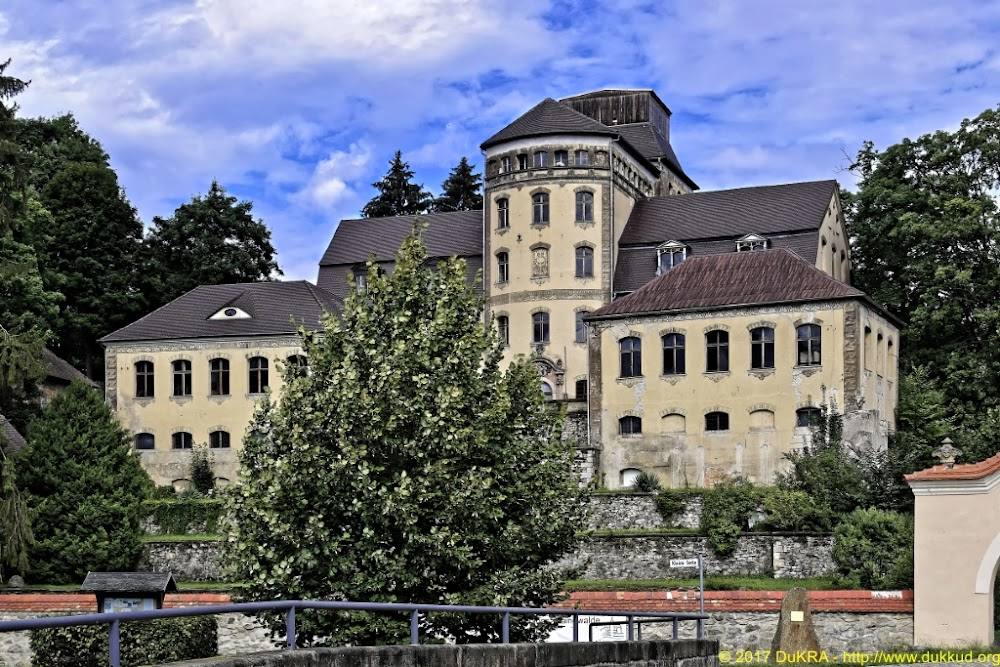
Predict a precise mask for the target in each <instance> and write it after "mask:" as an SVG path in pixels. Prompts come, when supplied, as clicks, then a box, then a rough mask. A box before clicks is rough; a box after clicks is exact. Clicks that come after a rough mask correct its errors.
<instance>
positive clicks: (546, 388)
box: [542, 380, 552, 401]
mask: <svg viewBox="0 0 1000 667" xmlns="http://www.w3.org/2000/svg"><path fill="white" fill-rule="evenodd" d="M542 396H543V397H544V398H545V400H546V401H551V400H552V385H550V384H549V383H548V382H546V381H545V380H542Z"/></svg>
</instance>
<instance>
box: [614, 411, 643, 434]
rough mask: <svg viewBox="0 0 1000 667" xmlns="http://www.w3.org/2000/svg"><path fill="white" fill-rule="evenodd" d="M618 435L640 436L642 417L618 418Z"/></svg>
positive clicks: (626, 416)
mask: <svg viewBox="0 0 1000 667" xmlns="http://www.w3.org/2000/svg"><path fill="white" fill-rule="evenodd" d="M618 435H624V436H629V435H642V417H636V416H635V415H625V416H624V417H619V418H618Z"/></svg>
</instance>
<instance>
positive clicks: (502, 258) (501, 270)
mask: <svg viewBox="0 0 1000 667" xmlns="http://www.w3.org/2000/svg"><path fill="white" fill-rule="evenodd" d="M508 280H510V255H508V254H507V253H505V252H498V253H497V282H498V283H505V282H507V281H508Z"/></svg>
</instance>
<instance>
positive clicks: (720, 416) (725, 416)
mask: <svg viewBox="0 0 1000 667" xmlns="http://www.w3.org/2000/svg"><path fill="white" fill-rule="evenodd" d="M705 430H706V431H728V430H729V413H727V412H709V413H708V414H707V415H705Z"/></svg>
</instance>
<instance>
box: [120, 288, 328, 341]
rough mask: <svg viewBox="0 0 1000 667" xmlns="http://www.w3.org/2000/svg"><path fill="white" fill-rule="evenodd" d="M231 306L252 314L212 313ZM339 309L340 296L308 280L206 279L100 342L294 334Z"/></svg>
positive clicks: (317, 325)
mask: <svg viewBox="0 0 1000 667" xmlns="http://www.w3.org/2000/svg"><path fill="white" fill-rule="evenodd" d="M226 307H235V308H240V309H242V310H244V311H246V312H247V313H248V314H249V315H250V317H249V318H245V319H219V320H212V319H209V318H210V317H211V316H212V315H215V314H216V313H218V312H219V311H220V310H222V309H223V308H226ZM340 310H341V302H340V301H339V299H337V298H336V297H335V296H333V295H332V294H329V293H328V292H326V291H324V290H322V289H319V288H318V287H316V286H315V285H313V284H312V283H309V282H306V281H305V280H299V281H294V282H261V283H242V284H235V285H201V286H199V287H195V288H194V289H193V290H191V291H190V292H188V293H187V294H184V295H182V296H179V297H177V298H176V299H174V300H173V301H171V302H170V303H168V304H167V305H165V306H161V307H160V308H158V309H156V310H154V311H153V312H152V313H150V314H149V315H146V316H145V317H143V318H142V319H139V320H137V321H135V322H133V323H132V324H130V325H128V326H127V327H123V328H121V329H119V330H118V331H115V332H114V333H111V334H108V335H107V336H105V337H104V338H102V339H101V341H100V342H102V343H113V342H117V341H134V340H167V339H172V338H215V337H224V336H262V335H275V334H289V333H294V332H295V330H296V325H297V324H302V325H304V326H306V327H308V328H318V327H320V326H321V325H322V319H323V315H324V313H339V312H340ZM293 318H294V320H295V323H293V322H292V319H293Z"/></svg>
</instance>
